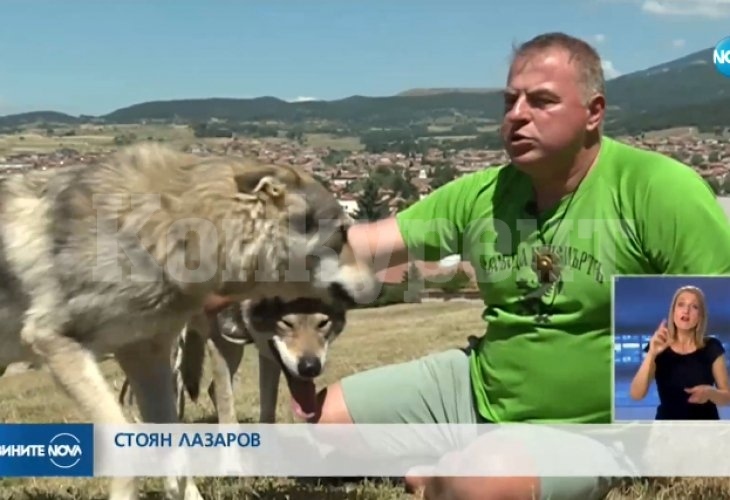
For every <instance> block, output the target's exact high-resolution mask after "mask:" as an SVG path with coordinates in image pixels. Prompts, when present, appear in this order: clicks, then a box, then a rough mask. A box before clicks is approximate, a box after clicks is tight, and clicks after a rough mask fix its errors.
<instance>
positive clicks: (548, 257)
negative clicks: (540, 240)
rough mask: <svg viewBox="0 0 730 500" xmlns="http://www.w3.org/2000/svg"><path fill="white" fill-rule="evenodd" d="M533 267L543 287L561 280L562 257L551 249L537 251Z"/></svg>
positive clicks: (545, 248) (543, 248)
mask: <svg viewBox="0 0 730 500" xmlns="http://www.w3.org/2000/svg"><path fill="white" fill-rule="evenodd" d="M532 267H533V269H534V270H535V272H536V273H537V279H538V281H539V282H540V283H541V284H543V285H547V284H552V283H555V282H556V281H558V279H559V278H560V257H559V256H558V255H557V254H556V253H555V252H553V251H551V250H550V248H549V247H542V248H540V249H536V250H535V254H534V256H533V262H532Z"/></svg>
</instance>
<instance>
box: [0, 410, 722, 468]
mask: <svg viewBox="0 0 730 500" xmlns="http://www.w3.org/2000/svg"><path fill="white" fill-rule="evenodd" d="M728 453H730V425H728V424H727V423H725V422H650V423H641V422H639V423H633V422H632V423H626V424H618V423H617V424H611V425H542V424H504V425H492V424H485V425H442V424H433V425H431V424H428V425H406V424H394V425H380V424H377V425H373V424H366V425H335V424H323V425H308V424H272V425H265V424H258V425H256V424H251V425H249V424H241V425H217V424H169V425H168V424H127V425H119V426H114V425H94V426H92V425H78V424H45V425H41V424H5V425H3V424H0V476H6V477H8V476H16V477H17V476H26V477H29V476H31V477H38V476H94V477H115V476H116V477H120V476H125V477H129V476H143V477H165V476H239V477H244V476H249V477H250V476H269V477H277V476H278V477H306V476H309V477H344V476H358V477H362V476H371V477H384V476H389V477H403V476H406V475H408V474H413V471H414V470H415V471H418V474H419V475H424V476H425V475H430V476H541V477H586V476H589V477H607V476H611V477H628V476H633V477H637V476H665V477H666V476H685V477H707V476H715V477H717V476H721V477H728V476H730V461H728V460H727V456H728Z"/></svg>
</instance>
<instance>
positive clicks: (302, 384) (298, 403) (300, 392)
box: [269, 339, 317, 420]
mask: <svg viewBox="0 0 730 500" xmlns="http://www.w3.org/2000/svg"><path fill="white" fill-rule="evenodd" d="M269 348H270V349H271V352H272V353H273V355H274V357H275V358H276V360H277V361H278V363H279V366H280V367H281V371H282V372H283V373H284V377H285V378H286V383H287V385H288V386H289V392H290V394H291V396H292V411H293V412H294V414H295V415H296V416H297V418H300V419H302V420H309V419H310V418H312V417H314V416H315V415H316V414H317V390H316V387H315V386H314V380H312V379H307V378H303V377H301V376H299V375H298V374H294V373H292V372H291V371H290V370H289V368H287V366H286V364H285V363H284V361H283V360H282V359H281V354H279V349H277V347H276V344H275V342H274V340H273V339H271V340H269Z"/></svg>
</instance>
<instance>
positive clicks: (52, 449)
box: [47, 432, 81, 469]
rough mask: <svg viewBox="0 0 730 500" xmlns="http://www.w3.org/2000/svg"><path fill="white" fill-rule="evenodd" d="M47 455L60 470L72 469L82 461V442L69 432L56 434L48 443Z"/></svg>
mask: <svg viewBox="0 0 730 500" xmlns="http://www.w3.org/2000/svg"><path fill="white" fill-rule="evenodd" d="M47 455H48V458H49V459H50V461H51V463H52V464H53V465H55V466H56V467H58V468H60V469H70V468H71V467H73V466H75V465H76V464H78V463H79V462H80V461H81V441H79V439H78V438H77V437H76V436H74V435H73V434H69V433H68V432H62V433H60V434H56V435H55V436H53V437H52V438H51V442H50V443H48V449H47Z"/></svg>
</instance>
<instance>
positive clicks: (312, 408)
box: [287, 377, 317, 420]
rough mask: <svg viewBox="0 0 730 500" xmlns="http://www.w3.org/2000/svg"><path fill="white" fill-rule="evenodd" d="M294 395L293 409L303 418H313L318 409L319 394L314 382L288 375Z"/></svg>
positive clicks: (290, 390) (291, 391)
mask: <svg viewBox="0 0 730 500" xmlns="http://www.w3.org/2000/svg"><path fill="white" fill-rule="evenodd" d="M287 382H288V383H289V392H290V393H291V396H292V411H293V412H294V414H295V415H296V416H297V417H298V418H301V419H302V420H307V419H309V418H312V417H313V416H314V415H315V414H316V411H317V394H316V390H315V387H314V382H313V381H311V380H302V379H300V378H297V377H287Z"/></svg>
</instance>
